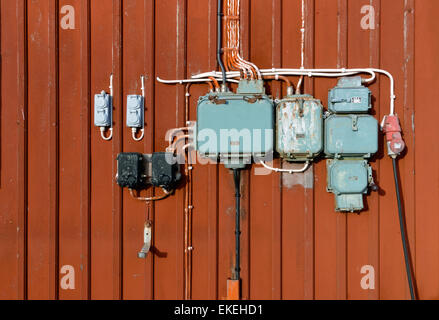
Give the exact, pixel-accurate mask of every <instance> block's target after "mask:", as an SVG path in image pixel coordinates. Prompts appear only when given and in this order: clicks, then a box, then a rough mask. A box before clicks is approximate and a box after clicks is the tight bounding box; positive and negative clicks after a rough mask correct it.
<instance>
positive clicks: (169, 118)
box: [154, 0, 187, 299]
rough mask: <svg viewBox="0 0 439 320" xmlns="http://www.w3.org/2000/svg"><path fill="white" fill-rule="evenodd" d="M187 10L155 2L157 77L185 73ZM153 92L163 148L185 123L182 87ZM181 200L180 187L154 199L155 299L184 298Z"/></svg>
mask: <svg viewBox="0 0 439 320" xmlns="http://www.w3.org/2000/svg"><path fill="white" fill-rule="evenodd" d="M170 12H172V15H171V16H170V15H169V13H170ZM186 12H187V2H186V0H172V1H166V3H165V2H164V1H158V2H156V21H157V24H156V39H157V41H156V55H157V56H158V57H160V60H158V62H157V65H156V68H157V74H158V75H159V76H160V77H163V78H169V79H175V78H179V79H181V78H185V76H186V66H187V63H186ZM164 17H169V19H165V18H164ZM156 95H157V97H160V98H159V100H157V103H156V106H157V110H158V111H157V112H156V118H155V127H156V136H155V146H156V150H165V148H166V147H167V145H166V141H165V135H166V132H167V131H168V130H169V129H170V128H176V127H181V126H184V101H185V92H184V87H183V86H177V87H175V88H172V87H169V86H167V85H163V84H159V85H157V86H156ZM174 115H175V116H174ZM183 201H184V192H183V190H177V191H176V193H175V195H174V196H172V197H170V198H168V199H167V200H165V201H160V202H158V203H156V211H155V212H156V213H155V217H156V219H155V220H156V222H155V243H156V246H157V251H158V252H160V255H159V256H158V257H157V259H156V260H155V262H154V263H155V266H154V269H155V270H156V273H155V280H154V281H155V283H156V284H157V286H156V287H155V297H156V298H157V299H182V298H183V212H184V211H183Z"/></svg>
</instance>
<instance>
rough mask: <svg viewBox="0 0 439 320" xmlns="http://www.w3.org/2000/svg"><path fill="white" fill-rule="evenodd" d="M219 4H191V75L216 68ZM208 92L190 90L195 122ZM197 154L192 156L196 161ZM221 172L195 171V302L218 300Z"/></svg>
mask: <svg viewBox="0 0 439 320" xmlns="http://www.w3.org/2000/svg"><path fill="white" fill-rule="evenodd" d="M216 2H217V1H215V0H213V1H212V0H209V1H205V0H195V1H194V0H193V1H189V2H188V8H187V13H188V25H187V37H188V38H187V61H188V63H187V64H188V75H190V74H192V73H197V72H199V71H201V70H214V69H215V68H216V41H215V40H216V30H217V29H216V21H217V20H216V19H217V15H216V8H217V3H216ZM207 91H208V86H207V85H206V84H196V85H195V84H194V85H192V86H191V87H190V95H191V98H190V112H189V116H190V118H189V119H191V120H196V116H197V108H196V107H197V101H198V97H199V96H202V95H205V94H206V93H207ZM194 156H195V154H192V157H194ZM216 173H217V168H216V166H215V165H203V164H197V165H195V166H194V171H193V179H192V183H193V190H195V191H194V193H193V203H194V209H193V230H192V234H193V248H194V250H193V259H192V271H193V272H192V283H193V287H192V293H193V295H192V298H193V299H206V298H208V299H211V300H215V299H217V272H216V264H217V232H216V228H217V205H218V200H217V193H216V188H217V175H216Z"/></svg>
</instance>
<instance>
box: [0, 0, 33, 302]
mask: <svg viewBox="0 0 439 320" xmlns="http://www.w3.org/2000/svg"><path fill="white" fill-rule="evenodd" d="M0 20H1V35H0V39H1V44H0V47H1V57H2V59H1V125H0V128H1V134H0V138H1V149H2V150H1V165H2V168H1V170H2V174H1V179H2V183H1V188H0V212H1V214H0V221H1V223H0V239H1V241H0V259H1V261H2V269H1V272H0V299H2V300H6V299H26V297H27V277H26V259H27V254H26V222H27V220H26V209H25V208H26V191H27V188H26V163H27V162H26V126H27V121H26V120H27V100H26V97H27V70H26V68H27V64H26V62H27V59H26V56H27V55H26V48H27V45H26V34H27V33H26V3H25V1H24V0H21V1H6V0H3V1H1V2H0Z"/></svg>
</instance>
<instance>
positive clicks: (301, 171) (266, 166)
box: [260, 161, 310, 174]
mask: <svg viewBox="0 0 439 320" xmlns="http://www.w3.org/2000/svg"><path fill="white" fill-rule="evenodd" d="M260 163H261V164H262V165H263V166H264V168H265V169H268V170H270V171H274V172H280V173H289V174H293V173H303V172H305V171H306V170H308V168H309V166H310V162H309V161H307V162H306V164H305V166H304V167H303V168H302V169H279V168H273V167H270V166H269V165H268V164H266V163H265V162H264V161H260Z"/></svg>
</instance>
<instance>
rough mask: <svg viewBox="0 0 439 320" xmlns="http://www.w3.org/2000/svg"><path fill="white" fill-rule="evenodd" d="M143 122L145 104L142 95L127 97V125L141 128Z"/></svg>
mask: <svg viewBox="0 0 439 320" xmlns="http://www.w3.org/2000/svg"><path fill="white" fill-rule="evenodd" d="M144 123H145V104H144V99H143V97H142V96H138V95H129V96H128V97H127V127H129V128H143V127H144Z"/></svg>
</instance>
